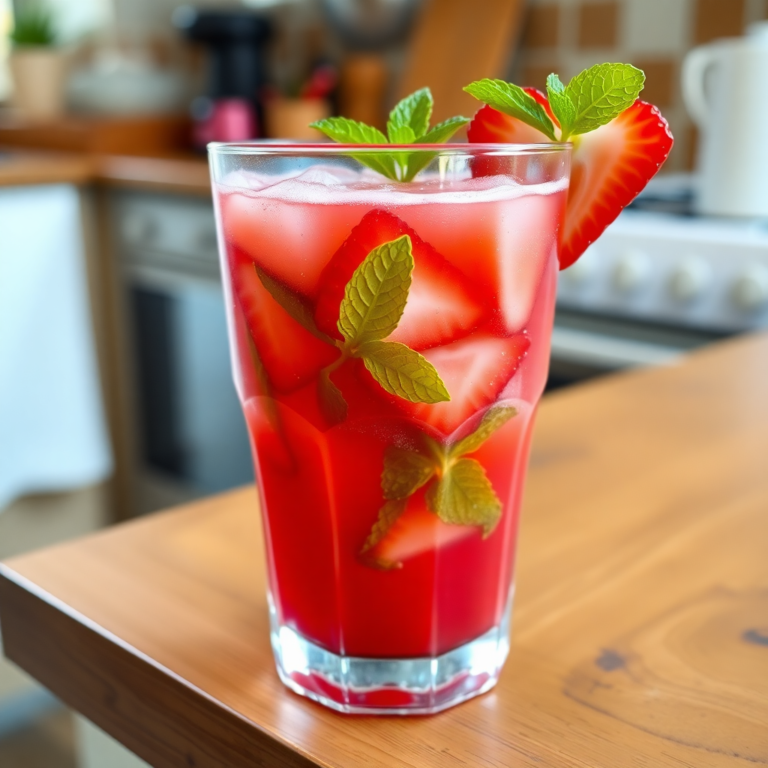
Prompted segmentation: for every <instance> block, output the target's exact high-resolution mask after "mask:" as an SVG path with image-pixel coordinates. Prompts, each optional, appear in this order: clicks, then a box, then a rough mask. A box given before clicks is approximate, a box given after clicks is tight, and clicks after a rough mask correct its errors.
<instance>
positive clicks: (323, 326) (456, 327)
mask: <svg viewBox="0 0 768 768" xmlns="http://www.w3.org/2000/svg"><path fill="white" fill-rule="evenodd" d="M402 235H408V236H409V237H410V238H411V244H412V247H413V260H414V269H413V277H412V282H411V288H410V291H409V293H408V303H407V304H406V306H405V311H404V312H403V316H402V317H401V318H400V322H399V323H398V326H397V328H396V329H395V331H394V332H393V333H392V334H390V335H389V337H388V341H399V342H401V343H403V344H406V345H407V346H409V347H411V348H412V349H426V348H427V347H432V346H435V345H437V344H443V343H445V342H446V341H453V340H455V339H458V338H461V337H463V336H465V335H466V334H467V333H469V332H470V331H472V330H473V329H474V328H476V327H477V326H478V325H479V324H480V322H481V320H482V319H483V318H484V315H485V312H486V309H485V307H484V302H483V298H482V293H481V292H480V291H479V290H478V288H477V287H475V286H474V285H473V284H472V283H471V281H469V280H468V279H467V277H466V276H465V275H464V274H463V273H462V272H460V271H459V270H458V269H457V268H456V267H454V266H453V265H452V264H450V263H449V262H448V261H446V260H445V259H444V258H443V257H442V256H441V255H440V254H439V253H438V252H437V251H436V250H435V249H434V248H433V247H432V246H431V245H429V243H425V242H424V241H423V240H422V239H421V238H420V237H419V236H418V235H417V234H416V232H414V230H413V229H411V228H410V227H409V226H408V225H407V224H406V223H405V222H404V221H403V220H402V219H399V218H398V217H397V216H393V215H392V214H391V213H388V212H387V211H383V210H377V209H375V210H372V211H369V212H368V213H366V214H365V216H363V218H362V220H361V221H360V223H359V224H358V225H357V226H356V227H355V228H354V229H353V230H352V232H351V233H350V235H349V237H348V238H347V239H346V240H345V241H344V243H343V244H342V245H341V247H340V248H339V249H338V251H336V253H335V254H334V256H333V258H332V259H331V261H330V262H329V263H328V265H327V266H326V267H325V269H324V270H323V273H322V274H321V276H320V282H319V285H318V299H317V307H316V310H315V322H316V323H317V326H318V328H320V330H321V331H323V332H325V333H327V334H328V335H329V336H333V337H335V338H338V339H341V338H342V335H341V333H340V332H339V329H338V327H337V325H336V324H337V321H338V319H339V306H340V305H341V301H342V299H343V298H344V289H345V287H346V285H347V283H348V282H349V280H350V279H351V277H352V274H353V273H354V271H355V269H357V267H358V266H359V265H360V263H361V262H362V261H363V259H365V257H366V256H367V255H368V254H369V253H370V252H371V251H372V250H373V249H374V248H376V247H377V246H379V245H381V244H382V243H386V242H390V241H391V240H396V239H397V238H398V237H401V236H402Z"/></svg>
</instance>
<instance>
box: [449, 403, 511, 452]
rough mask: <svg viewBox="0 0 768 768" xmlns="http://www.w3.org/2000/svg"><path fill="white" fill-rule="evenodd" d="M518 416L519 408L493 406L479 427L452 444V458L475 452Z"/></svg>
mask: <svg viewBox="0 0 768 768" xmlns="http://www.w3.org/2000/svg"><path fill="white" fill-rule="evenodd" d="M515 416H517V408H513V407H512V406H510V405H499V406H496V407H495V408H491V409H490V410H489V411H487V412H486V414H485V415H484V416H483V418H482V420H481V421H480V425H479V426H478V428H477V429H476V430H475V431H474V432H473V433H472V434H470V435H467V436H466V437H465V438H464V439H462V440H459V442H458V443H456V444H455V445H453V446H451V449H450V451H449V453H448V455H449V457H450V458H458V457H459V456H464V455H465V454H467V453H474V452H475V451H476V450H477V449H478V448H479V447H480V446H481V445H482V444H483V443H484V442H485V441H486V440H487V439H488V438H489V437H490V436H491V435H492V434H493V433H494V432H495V431H496V430H497V429H501V427H503V426H504V425H505V424H506V423H507V422H508V421H509V420H510V419H512V418H514V417H515Z"/></svg>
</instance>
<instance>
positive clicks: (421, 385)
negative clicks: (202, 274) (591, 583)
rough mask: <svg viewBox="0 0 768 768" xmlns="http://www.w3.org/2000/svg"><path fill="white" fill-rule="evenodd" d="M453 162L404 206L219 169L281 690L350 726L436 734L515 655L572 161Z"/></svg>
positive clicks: (337, 171)
mask: <svg viewBox="0 0 768 768" xmlns="http://www.w3.org/2000/svg"><path fill="white" fill-rule="evenodd" d="M336 149H337V150H338V148H336ZM462 149H463V152H462V151H460V150H462ZM294 151H295V148H294ZM444 151H445V150H444ZM473 151H474V152H475V155H476V154H477V153H479V152H482V148H480V149H474V150H473ZM269 152H271V153H272V154H270V159H273V155H274V152H276V150H272V149H270V150H269V151H268V154H269ZM454 152H455V153H456V154H455V155H454V156H453V157H452V159H451V162H450V163H448V166H449V167H448V168H447V169H446V164H445V163H444V164H443V165H442V166H439V161H435V162H434V163H433V165H432V166H430V168H429V169H427V171H426V172H423V173H422V174H421V175H420V176H419V177H418V179H417V180H416V181H414V182H410V183H407V184H405V183H390V182H386V181H384V180H383V179H382V178H381V177H379V176H377V175H376V174H375V173H373V172H372V171H368V170H362V169H360V168H358V167H356V164H355V163H354V161H352V160H349V159H348V158H343V157H341V158H339V157H333V156H331V157H323V156H319V157H317V158H316V159H315V161H314V163H313V164H312V165H311V166H309V167H307V162H306V156H307V154H310V155H311V151H310V150H308V151H307V153H305V154H304V158H305V160H304V165H303V168H300V167H298V164H297V161H296V160H295V159H294V158H290V157H288V158H284V162H283V164H282V165H277V164H276V165H275V168H270V171H271V172H267V173H263V172H261V170H262V169H261V166H260V165H259V164H258V163H255V164H254V163H251V165H250V166H249V170H244V169H243V166H238V165H237V162H236V161H237V159H238V158H237V156H236V155H235V156H233V157H229V158H228V157H226V156H225V152H222V153H221V155H220V156H219V157H218V158H217V157H216V150H214V160H213V167H214V180H215V182H216V186H215V189H216V198H217V199H216V205H217V216H218V221H219V227H220V229H219V233H220V241H221V250H222V264H223V273H224V277H225V292H226V295H227V299H228V310H229V320H230V338H231V344H232V354H233V361H234V371H235V381H236V385H237V389H238V392H239V395H240V398H241V401H242V403H243V409H244V412H245V417H246V420H247V423H248V427H249V432H250V436H251V441H252V446H253V453H254V459H255V465H256V474H257V485H258V488H259V493H260V496H261V504H262V510H263V516H264V527H265V532H266V541H267V558H268V564H269V581H270V591H271V596H270V597H271V608H272V614H273V615H272V620H273V630H274V631H273V644H274V646H275V652H276V657H277V662H278V669H279V671H280V674H281V677H282V678H283V680H284V681H285V682H286V683H287V684H289V685H290V686H291V687H293V688H294V689H295V690H297V691H299V692H301V693H303V694H305V695H309V696H310V697H312V698H315V699H317V700H319V701H322V702H323V703H325V704H328V705H330V706H333V707H335V708H337V709H341V710H343V711H351V712H356V711H357V712H368V711H383V712H406V711H415V712H433V711H437V710H439V709H441V708H444V707H445V706H449V705H450V704H453V703H456V702H457V701H460V700H463V699H464V698H468V697H469V696H471V695H475V694H476V693H478V692H480V691H482V690H487V688H488V687H490V686H491V685H492V684H493V683H494V682H495V680H496V677H497V676H498V673H499V670H500V667H501V664H502V663H503V660H504V657H505V655H506V649H507V647H508V645H507V632H508V626H507V623H508V612H509V609H510V602H511V584H512V576H513V571H514V558H515V546H516V533H517V522H518V514H519V507H520V499H521V495H522V488H523V481H524V478H525V471H526V464H527V458H528V448H529V444H530V439H531V430H532V426H533V416H534V412H535V409H536V404H537V402H538V400H539V397H540V396H541V393H542V391H543V389H544V384H545V381H546V376H547V370H548V360H549V343H550V335H551V328H552V321H553V314H554V302H555V284H556V275H557V268H558V266H557V239H558V232H559V230H560V226H561V220H562V215H563V209H564V204H565V196H566V192H567V179H568V157H569V155H568V151H567V150H562V149H552V148H550V150H549V151H544V150H540V151H538V152H532V151H530V150H529V156H524V157H522V158H521V156H520V152H519V151H518V152H514V151H510V152H509V153H508V154H509V156H510V159H509V160H507V161H505V160H504V158H501V159H499V158H495V157H494V158H493V162H494V163H496V164H497V166H498V170H497V172H496V173H491V174H488V172H487V169H486V170H485V172H484V175H483V177H481V178H473V174H472V163H473V161H476V160H477V158H476V157H473V156H471V155H469V153H467V152H466V148H461V147H459V148H458V149H457V148H456V147H454ZM338 154H340V151H339V152H337V155H338ZM457 157H458V159H457ZM542 157H544V158H545V161H542V159H541V158H542ZM222 158H223V159H222ZM537 160H538V162H537ZM486 162H488V161H486ZM294 165H295V166H296V167H295V168H294V167H293V166H294ZM433 168H434V170H433ZM278 171H279V172H278ZM422 177H423V178H422ZM473 644H474V645H473ZM473 649H474V650H473ZM470 651H471V652H470ZM473 653H474V655H473ZM478 658H479V659H480V661H478ZM409 665H410V666H409Z"/></svg>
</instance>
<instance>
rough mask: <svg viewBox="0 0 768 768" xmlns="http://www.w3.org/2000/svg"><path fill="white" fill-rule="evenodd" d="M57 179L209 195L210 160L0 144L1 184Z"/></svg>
mask: <svg viewBox="0 0 768 768" xmlns="http://www.w3.org/2000/svg"><path fill="white" fill-rule="evenodd" d="M58 183H70V184H89V183H98V184H102V185H106V186H111V187H132V188H138V189H147V190H151V191H155V192H176V193H182V194H191V195H204V196H210V194H211V181H210V176H209V171H208V162H207V160H206V158H205V157H204V156H198V155H193V154H192V153H187V154H184V153H170V152H169V153H164V154H158V155H110V154H106V155H89V154H84V153H74V152H72V153H60V152H41V151H19V150H8V148H5V149H2V148H0V187H4V186H19V185H28V184H58Z"/></svg>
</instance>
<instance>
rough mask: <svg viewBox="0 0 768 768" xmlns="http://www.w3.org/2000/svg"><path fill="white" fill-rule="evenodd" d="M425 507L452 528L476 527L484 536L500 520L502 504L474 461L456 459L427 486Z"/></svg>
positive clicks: (483, 471) (478, 463)
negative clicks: (460, 526) (442, 473)
mask: <svg viewBox="0 0 768 768" xmlns="http://www.w3.org/2000/svg"><path fill="white" fill-rule="evenodd" d="M426 501H427V506H428V507H429V508H430V509H431V510H432V511H433V512H434V513H435V514H436V515H437V516H438V517H439V518H440V519H441V520H442V521H443V522H444V523H450V524H451V525H478V526H482V528H483V535H484V536H487V535H488V534H489V533H490V532H491V531H492V530H493V529H494V528H495V527H496V524H497V523H498V522H499V518H500V517H501V501H499V497H498V496H497V495H496V492H495V491H494V490H493V486H492V485H491V483H490V480H488V477H487V476H486V474H485V470H484V469H483V466H482V464H480V462H479V461H476V460H475V459H459V460H458V461H457V462H456V463H455V464H453V466H451V467H450V469H448V470H447V471H446V472H445V474H444V475H443V476H442V477H441V478H440V480H439V482H437V483H435V484H434V485H432V486H430V488H429V490H428V491H427V494H426Z"/></svg>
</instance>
